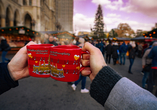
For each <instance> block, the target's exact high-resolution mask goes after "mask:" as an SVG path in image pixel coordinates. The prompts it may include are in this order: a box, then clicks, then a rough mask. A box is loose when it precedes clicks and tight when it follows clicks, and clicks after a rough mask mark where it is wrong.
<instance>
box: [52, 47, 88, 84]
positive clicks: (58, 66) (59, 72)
mask: <svg viewBox="0 0 157 110" xmlns="http://www.w3.org/2000/svg"><path fill="white" fill-rule="evenodd" d="M83 53H87V52H83V51H82V50H81V48H80V47H78V46H76V45H63V46H55V47H51V50H50V62H51V64H50V75H51V77H52V78H53V79H55V80H58V81H64V82H73V81H76V80H78V79H79V74H80V70H82V69H83V68H82V69H81V67H80V66H81V65H80V61H81V56H82V54H83Z"/></svg>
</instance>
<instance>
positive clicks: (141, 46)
mask: <svg viewBox="0 0 157 110" xmlns="http://www.w3.org/2000/svg"><path fill="white" fill-rule="evenodd" d="M142 50H143V45H142V43H140V44H139V45H138V57H139V58H142Z"/></svg>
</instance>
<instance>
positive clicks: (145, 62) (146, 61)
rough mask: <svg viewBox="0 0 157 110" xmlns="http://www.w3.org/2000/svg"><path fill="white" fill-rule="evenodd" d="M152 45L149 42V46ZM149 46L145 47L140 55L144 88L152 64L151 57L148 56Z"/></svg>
mask: <svg viewBox="0 0 157 110" xmlns="http://www.w3.org/2000/svg"><path fill="white" fill-rule="evenodd" d="M151 46H152V43H150V47H151ZM150 51H151V48H149V49H147V50H146V51H145V53H144V55H143V57H142V72H143V73H144V76H143V79H142V87H143V88H144V89H146V81H147V79H148V76H149V73H150V70H151V65H152V59H150V58H148V54H149V53H150Z"/></svg>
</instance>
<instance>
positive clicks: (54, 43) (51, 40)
mask: <svg viewBox="0 0 157 110" xmlns="http://www.w3.org/2000/svg"><path fill="white" fill-rule="evenodd" d="M48 44H53V45H54V46H57V45H58V44H57V43H56V42H55V40H54V37H53V36H52V35H50V36H49V41H48Z"/></svg>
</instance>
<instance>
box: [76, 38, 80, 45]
mask: <svg viewBox="0 0 157 110" xmlns="http://www.w3.org/2000/svg"><path fill="white" fill-rule="evenodd" d="M75 40H76V44H75V45H77V46H78V45H79V44H80V42H79V37H75Z"/></svg>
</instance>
